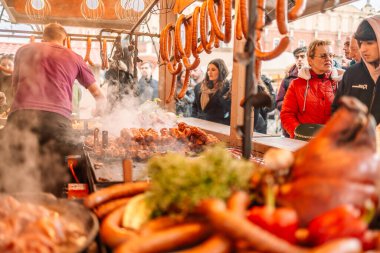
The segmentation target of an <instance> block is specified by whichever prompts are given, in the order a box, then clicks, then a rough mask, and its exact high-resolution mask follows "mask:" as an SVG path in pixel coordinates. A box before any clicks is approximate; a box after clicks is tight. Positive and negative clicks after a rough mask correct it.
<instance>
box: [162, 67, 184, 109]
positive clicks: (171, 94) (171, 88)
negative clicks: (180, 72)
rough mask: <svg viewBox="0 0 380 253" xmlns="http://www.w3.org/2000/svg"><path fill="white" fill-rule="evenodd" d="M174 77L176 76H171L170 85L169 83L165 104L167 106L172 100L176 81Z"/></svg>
mask: <svg viewBox="0 0 380 253" xmlns="http://www.w3.org/2000/svg"><path fill="white" fill-rule="evenodd" d="M181 66H182V64H181ZM176 76H177V74H173V78H172V83H171V86H170V93H169V97H168V98H167V99H166V103H167V104H169V103H170V102H171V101H172V100H173V98H174V93H175V86H176V81H177V78H176Z"/></svg>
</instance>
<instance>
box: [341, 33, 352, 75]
mask: <svg viewBox="0 0 380 253" xmlns="http://www.w3.org/2000/svg"><path fill="white" fill-rule="evenodd" d="M350 43H351V36H346V38H345V40H344V43H343V52H344V58H343V59H342V68H344V69H347V68H348V67H349V66H350V65H351V60H352V58H351V53H350Z"/></svg>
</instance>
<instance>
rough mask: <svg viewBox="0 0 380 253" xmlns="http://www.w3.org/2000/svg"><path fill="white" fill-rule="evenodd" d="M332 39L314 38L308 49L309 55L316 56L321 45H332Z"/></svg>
mask: <svg viewBox="0 0 380 253" xmlns="http://www.w3.org/2000/svg"><path fill="white" fill-rule="evenodd" d="M331 44H332V43H331V41H330V40H313V41H312V42H310V44H309V47H308V49H307V56H308V57H310V58H314V56H315V49H316V48H317V47H319V46H331Z"/></svg>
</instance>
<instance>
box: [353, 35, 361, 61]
mask: <svg viewBox="0 0 380 253" xmlns="http://www.w3.org/2000/svg"><path fill="white" fill-rule="evenodd" d="M350 57H351V59H352V61H351V65H354V64H355V63H358V62H360V61H361V59H362V58H361V56H360V51H359V44H358V41H357V40H356V39H355V37H354V36H352V37H351V42H350Z"/></svg>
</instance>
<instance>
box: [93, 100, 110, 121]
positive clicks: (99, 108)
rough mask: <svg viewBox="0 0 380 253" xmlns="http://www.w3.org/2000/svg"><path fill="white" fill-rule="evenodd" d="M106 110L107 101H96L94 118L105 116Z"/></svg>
mask: <svg viewBox="0 0 380 253" xmlns="http://www.w3.org/2000/svg"><path fill="white" fill-rule="evenodd" d="M106 109H107V101H106V99H98V100H97V101H96V107H95V109H94V110H93V111H92V116H94V117H97V116H103V115H104V114H105V112H106Z"/></svg>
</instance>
